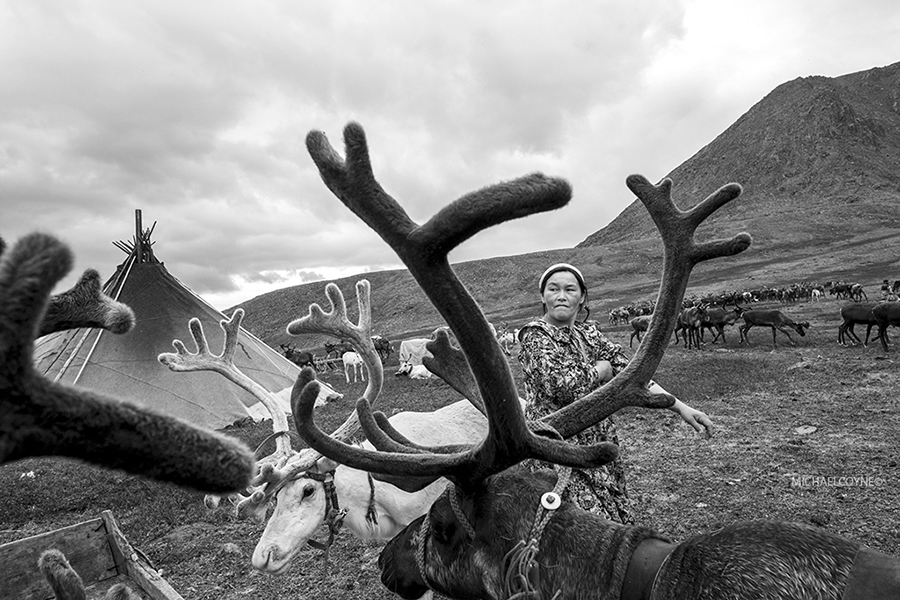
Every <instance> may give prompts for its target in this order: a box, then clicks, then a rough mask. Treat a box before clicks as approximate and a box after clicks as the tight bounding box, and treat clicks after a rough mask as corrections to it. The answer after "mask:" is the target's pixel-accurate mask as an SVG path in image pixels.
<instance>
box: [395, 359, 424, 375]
mask: <svg viewBox="0 0 900 600" xmlns="http://www.w3.org/2000/svg"><path fill="white" fill-rule="evenodd" d="M402 375H406V376H407V377H409V378H410V379H431V371H429V370H428V367H426V366H425V365H414V364H412V363H408V362H405V363H401V364H400V368H399V369H397V372H396V373H394V376H395V377H399V376H402Z"/></svg>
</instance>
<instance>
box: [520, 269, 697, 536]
mask: <svg viewBox="0 0 900 600" xmlns="http://www.w3.org/2000/svg"><path fill="white" fill-rule="evenodd" d="M540 290H541V300H542V302H543V305H544V315H543V317H542V318H541V319H538V320H535V321H532V322H530V323H528V324H527V325H525V326H524V327H523V328H522V329H521V330H520V331H519V343H520V350H519V355H518V358H519V362H520V364H521V365H522V370H523V372H524V375H525V399H526V401H527V404H526V408H525V414H526V416H527V417H528V418H529V419H539V418H541V417H543V416H545V415H548V414H550V413H551V412H553V411H555V410H557V409H559V408H561V407H563V406H566V405H568V404H570V403H572V402H573V401H574V400H577V399H578V398H580V397H582V396H584V395H585V394H587V393H588V392H591V391H593V390H594V389H596V388H598V387H600V386H601V385H603V384H604V383H606V382H607V381H609V380H610V379H612V378H613V376H614V375H615V374H616V373H618V372H619V371H621V370H622V369H624V368H625V366H626V365H627V364H628V357H627V356H625V354H624V353H623V352H622V348H621V346H619V345H618V344H613V343H612V342H610V341H609V340H608V339H606V337H605V336H604V335H603V334H602V333H601V332H600V326H599V325H598V324H597V322H596V321H588V320H587V316H589V315H590V309H588V307H587V286H586V285H585V283H584V277H583V276H582V274H581V271H579V270H578V269H577V268H575V267H573V266H572V265H570V264H566V263H560V264H556V265H553V266H551V267H550V268H548V269H547V270H546V271H544V274H543V275H541V278H540ZM582 309H584V310H585V311H586V313H587V316H586V317H585V320H583V321H578V320H577V319H576V317H577V316H578V314H579V313H580V312H581V310H582ZM649 389H650V390H651V391H653V392H657V393H662V392H665V390H664V389H663V388H662V387H660V386H659V384H657V383H653V382H651V384H650V388H649ZM670 410H672V411H674V412H676V413H678V414H679V415H681V418H682V419H684V420H685V422H687V423H688V424H689V425H691V426H692V427H693V428H694V429H696V430H697V431H699V432H704V428H705V432H706V435H707V437H709V436H710V435H711V434H712V422H711V421H710V420H709V417H707V416H706V415H705V414H704V413H703V412H701V411H699V410H695V409H693V408H691V407H690V406H688V405H687V404H685V403H684V402H681V401H680V400H676V401H675V404H674V405H673V406H671V407H670ZM574 442H576V443H578V444H596V443H598V442H613V443H615V444H619V437H618V434H617V433H616V426H615V424H614V423H613V420H612V418H611V417H610V418H607V419H604V420H603V421H601V422H600V423H598V424H597V425H594V426H593V427H590V428H588V429H586V430H585V431H583V432H581V433H580V434H578V435H577V436H575V437H574ZM568 494H569V497H570V498H571V499H573V500H574V501H576V502H577V503H578V504H579V505H580V506H581V507H582V508H583V509H585V510H588V511H591V512H594V513H597V514H600V515H601V516H604V517H605V518H607V519H609V520H611V521H617V522H619V523H628V524H630V523H634V518H633V517H632V515H631V513H630V511H629V508H628V492H627V490H626V487H625V470H624V468H623V464H622V461H621V458H619V459H616V460H615V461H614V462H612V463H610V464H608V465H604V466H602V467H599V468H597V469H590V470H584V471H582V470H575V471H573V474H572V479H571V481H570V483H569V488H568Z"/></svg>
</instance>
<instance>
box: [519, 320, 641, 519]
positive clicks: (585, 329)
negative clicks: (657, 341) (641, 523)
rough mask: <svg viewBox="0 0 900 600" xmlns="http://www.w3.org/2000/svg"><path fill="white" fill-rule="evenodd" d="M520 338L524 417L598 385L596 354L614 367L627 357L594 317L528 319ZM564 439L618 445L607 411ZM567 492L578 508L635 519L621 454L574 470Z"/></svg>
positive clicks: (544, 411)
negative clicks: (555, 321) (562, 322)
mask: <svg viewBox="0 0 900 600" xmlns="http://www.w3.org/2000/svg"><path fill="white" fill-rule="evenodd" d="M519 342H520V347H519V348H520V349H519V355H518V359H519V363H520V364H521V365H522V370H523V372H524V375H525V400H526V401H527V405H526V408H525V416H526V417H527V418H528V419H529V420H536V419H539V418H541V417H543V416H546V415H548V414H550V413H552V412H554V411H555V410H557V409H559V408H562V407H563V406H566V405H568V404H571V403H572V402H573V401H575V400H577V399H578V398H580V397H582V396H584V395H585V394H587V393H588V392H591V391H593V390H594V389H596V388H598V387H600V384H601V382H600V376H599V374H598V373H597V371H596V369H594V365H595V364H596V363H597V361H598V360H608V361H609V362H610V364H611V365H612V368H613V372H614V373H618V372H619V371H621V370H622V369H624V368H625V366H626V365H627V364H628V360H629V359H628V357H627V356H626V355H625V354H624V353H623V352H622V347H621V346H619V345H618V344H613V343H612V342H610V341H609V340H608V339H606V337H605V336H604V335H603V334H602V333H601V332H600V326H599V324H598V323H597V322H596V321H586V322H584V323H580V322H576V323H575V324H574V325H572V326H565V327H556V326H555V325H551V324H549V323H547V322H545V321H543V320H536V321H532V322H530V323H528V324H527V325H525V326H524V327H523V328H522V329H521V330H520V331H519ZM569 441H571V442H573V443H576V444H580V445H587V444H596V443H599V442H612V443H614V444H618V445H620V447H621V444H620V443H619V436H618V433H617V431H616V426H615V423H614V422H613V420H612V418H611V417H610V418H607V419H604V420H603V421H601V422H600V423H598V424H597V425H594V426H593V427H590V428H588V429H586V430H585V431H583V432H581V433H579V434H578V435H576V436H575V437H574V438H570V440H569ZM620 456H621V455H620ZM530 466H532V467H537V466H543V465H537V464H534V463H532V464H531V465H530ZM567 495H568V497H569V499H570V500H573V501H574V502H576V503H577V504H578V505H579V506H581V508H583V509H585V510H587V511H590V512H593V513H596V514H598V515H600V516H602V517H604V518H606V519H609V520H611V521H616V522H618V523H626V524H632V523H634V517H633V516H632V515H631V512H630V511H629V507H628V504H629V501H628V491H627V489H626V487H625V469H624V467H623V465H622V460H621V458H618V459H616V460H615V461H614V462H612V463H609V464H607V465H604V466H602V467H598V468H596V469H588V470H577V469H576V470H573V471H572V479H571V481H570V483H569V487H568V489H567Z"/></svg>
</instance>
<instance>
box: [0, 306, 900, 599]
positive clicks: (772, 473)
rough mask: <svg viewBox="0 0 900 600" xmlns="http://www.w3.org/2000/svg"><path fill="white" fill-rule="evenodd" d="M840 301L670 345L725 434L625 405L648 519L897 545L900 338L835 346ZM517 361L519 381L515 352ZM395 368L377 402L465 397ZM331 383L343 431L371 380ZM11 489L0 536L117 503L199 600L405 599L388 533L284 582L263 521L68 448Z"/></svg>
mask: <svg viewBox="0 0 900 600" xmlns="http://www.w3.org/2000/svg"><path fill="white" fill-rule="evenodd" d="M842 304H843V303H842V302H839V301H836V300H833V299H829V300H826V301H823V302H819V303H809V304H797V305H789V306H783V307H779V308H780V309H781V310H782V311H783V312H785V313H786V314H788V315H790V316H791V317H793V318H795V319H796V320H808V321H810V322H811V324H812V328H811V329H810V331H809V333H808V334H807V336H806V337H804V338H799V337H798V336H796V335H794V339H795V340H796V342H797V345H796V346H792V345H790V343H788V342H787V339H786V338H784V336H783V335H782V334H780V333H779V334H778V347H777V348H775V349H773V348H772V337H771V332H770V331H769V330H768V329H765V330H761V329H757V328H754V329H753V330H752V331H751V332H750V342H751V345H749V346H748V345H746V344H744V345H739V344H738V337H739V336H738V332H737V329H736V328H735V327H732V328H729V329H727V330H726V336H727V342H726V343H725V344H721V343H718V344H715V345H712V344H707V345H706V346H705V347H704V348H703V349H702V350H699V351H698V350H685V349H683V348H682V347H676V346H675V345H674V344H673V345H671V346H670V347H669V350H668V351H667V353H666V355H665V357H664V359H663V362H662V364H661V366H660V368H659V371H658V373H657V376H656V377H655V379H656V380H657V381H659V382H660V383H661V384H662V385H663V386H664V387H666V388H667V389H668V390H669V391H670V392H672V393H674V394H675V395H677V396H678V397H679V398H681V399H682V400H684V401H685V402H688V403H689V404H691V405H693V406H695V407H696V408H699V409H701V410H703V411H705V412H706V413H707V414H708V415H709V416H710V417H711V418H712V420H713V421H714V423H715V435H714V437H713V438H712V439H710V440H707V439H704V438H703V437H702V436H700V435H698V434H696V433H695V432H694V431H693V430H692V429H690V428H689V427H688V426H687V425H686V424H684V423H683V422H682V421H681V420H680V419H679V418H678V417H677V416H676V415H674V414H673V413H671V412H669V411H665V410H662V411H658V412H657V411H646V410H636V409H627V410H625V411H622V412H621V413H620V414H618V415H616V416H615V419H616V422H617V423H618V426H619V430H620V437H621V438H622V441H623V452H624V457H625V461H626V464H627V469H628V485H629V491H630V495H631V498H632V500H633V503H634V512H635V514H636V516H637V518H638V521H639V522H640V523H642V524H645V525H649V526H652V527H654V528H656V529H657V530H659V531H660V532H662V533H664V534H666V535H668V536H670V537H671V538H673V539H676V540H679V539H684V538H685V537H688V536H690V535H693V534H696V533H700V532H705V531H709V530H712V529H715V528H718V527H721V526H723V525H726V524H728V523H731V522H734V521H739V520H749V519H759V518H767V519H777V520H785V521H798V522H803V523H810V524H813V525H815V526H818V527H822V528H824V529H827V530H829V531H832V532H835V533H838V534H840V535H844V536H847V537H849V538H853V539H856V540H858V541H860V542H862V543H864V544H867V545H869V546H871V547H872V548H875V549H877V550H881V551H883V552H887V553H889V554H893V555H900V524H898V521H897V518H896V515H897V514H900V499H898V498H900V468H898V463H900V447H898V444H897V433H898V431H900V394H898V392H900V363H898V361H900V349H898V346H892V348H891V351H890V352H889V353H887V354H885V353H884V352H883V351H882V350H881V348H880V346H879V345H878V344H877V343H873V344H871V345H870V347H869V348H864V347H861V346H859V347H842V346H838V345H837V343H836V339H837V326H838V324H839V323H840V317H839V310H840V306H841V305H842ZM630 333H631V332H630V327H628V326H627V325H626V326H619V327H610V328H608V335H609V337H610V338H611V339H613V340H614V341H616V342H618V343H621V344H623V346H625V348H626V350H627V344H628V337H629V335H630ZM863 333H864V332H863ZM792 335H793V334H792ZM894 337H895V338H896V339H897V340H900V337H897V336H896V335H895V336H894ZM708 339H709V337H708V336H707V340H708ZM510 364H511V366H512V370H513V373H514V374H515V376H516V378H517V380H518V381H519V382H521V369H520V368H519V365H518V362H517V361H516V360H515V358H514V357H513V358H511V359H510ZM394 370H396V355H394V357H393V359H392V360H391V361H389V363H388V366H387V368H386V377H385V386H384V391H383V392H382V395H381V397H380V398H379V400H378V405H379V407H380V408H381V409H382V410H385V411H386V412H388V413H391V412H393V411H399V410H430V409H433V408H437V407H439V406H442V405H445V404H448V403H451V402H454V401H456V400H458V399H459V397H458V395H457V394H456V393H455V392H454V391H452V390H451V389H450V388H449V387H448V386H446V385H445V384H444V383H443V382H442V381H440V380H437V379H433V380H427V381H411V380H408V379H406V378H399V377H394V376H393V372H394ZM323 378H324V379H325V380H326V381H328V382H329V383H330V384H332V385H334V386H335V387H336V388H338V389H339V390H341V391H343V392H344V393H345V394H346V396H345V400H343V401H341V402H337V403H333V404H331V405H329V406H327V407H324V408H323V409H321V413H320V414H321V416H320V417H319V418H320V419H321V421H322V422H323V423H324V424H325V425H331V426H334V425H336V424H338V423H339V422H340V421H342V420H343V418H344V417H345V415H346V413H347V411H348V410H349V407H350V406H351V403H352V400H353V399H355V398H356V397H357V396H359V395H360V394H361V393H362V391H363V389H364V383H356V384H352V383H351V384H350V385H347V384H346V383H345V381H344V377H343V374H342V373H340V372H337V371H336V372H333V373H331V374H325V375H324V376H323ZM270 431H271V424H270V423H269V422H263V423H257V424H253V423H245V424H242V425H239V426H234V427H231V428H229V429H228V430H227V433H229V434H231V435H234V436H237V437H239V438H241V439H243V440H244V441H246V442H247V443H248V444H249V445H250V446H251V447H256V445H257V444H259V443H260V442H261V441H262V439H263V438H264V437H265V436H266V435H267V434H268V433H269V432H270ZM29 473H33V477H32V476H30V475H28V474H29ZM0 490H3V491H2V492H0V515H2V517H0V518H2V525H0V543H4V542H8V541H12V540H16V539H20V538H22V537H26V536H30V535H35V534H38V533H42V532H45V531H48V530H51V529H55V528H59V527H64V526H67V525H72V524H74V523H77V522H80V521H82V520H85V519H88V518H92V517H94V516H96V515H98V514H99V513H100V511H102V510H104V509H110V510H112V511H113V514H114V515H115V517H116V519H117V520H118V521H119V524H120V525H121V527H122V529H123V531H124V532H125V534H126V536H128V538H129V539H130V541H131V542H132V543H133V544H134V545H135V546H137V547H138V548H139V549H140V550H142V551H143V552H144V553H145V554H146V555H147V556H148V557H149V558H150V560H151V561H152V562H153V563H154V564H155V565H156V567H157V568H158V569H160V570H161V571H162V572H163V575H164V576H165V577H166V579H167V580H168V581H169V583H171V584H172V585H173V586H174V587H175V589H176V590H178V591H179V592H180V593H181V594H182V595H183V596H184V597H185V598H187V599H189V600H193V599H197V600H213V599H215V600H237V599H241V598H267V599H272V600H274V599H278V598H321V599H323V600H324V599H336V600H349V599H351V598H352V599H357V598H374V599H387V598H392V597H393V596H392V595H391V594H390V593H389V592H387V591H386V590H385V589H384V588H383V587H382V586H381V584H380V582H379V573H378V569H377V564H376V561H377V558H378V553H379V551H380V547H381V544H378V543H373V542H369V543H363V542H360V541H358V540H356V539H354V538H353V537H351V536H350V535H349V534H347V533H343V534H342V535H341V536H340V538H339V540H338V541H337V543H336V544H335V546H334V547H333V548H332V550H331V552H330V555H329V557H328V560H327V561H326V560H325V558H324V556H323V555H322V553H321V552H320V551H318V550H315V549H313V548H307V549H306V550H304V552H303V553H302V554H301V555H300V557H299V558H298V559H297V560H296V561H295V564H294V566H293V568H292V569H291V570H290V572H288V573H287V574H285V575H283V576H280V577H273V576H270V575H264V574H261V573H258V572H256V571H255V570H254V569H253V568H252V566H251V565H250V555H251V553H252V552H253V548H254V546H255V544H256V540H257V539H258V538H259V535H260V533H261V531H262V527H261V526H259V525H256V524H253V523H248V522H238V521H235V520H234V518H233V517H232V516H231V515H230V513H229V512H228V511H226V510H223V509H220V510H219V511H216V512H209V511H207V510H206V509H205V508H204V507H203V503H202V495H200V494H197V493H194V492H188V491H185V490H182V489H180V488H176V487H173V486H170V485H164V484H158V483H154V482H150V481H147V480H144V479H141V478H138V477H133V476H130V475H125V474H122V473H119V472H113V471H106V470H102V469H99V468H95V467H92V466H89V465H85V464H82V463H78V462H75V461H71V460H67V459H58V458H41V459H29V460H25V461H20V462H17V463H13V464H8V465H4V466H2V467H0ZM323 536H324V531H323V532H321V533H320V536H319V537H320V538H321V537H323ZM0 572H2V565H0Z"/></svg>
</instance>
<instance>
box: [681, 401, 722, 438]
mask: <svg viewBox="0 0 900 600" xmlns="http://www.w3.org/2000/svg"><path fill="white" fill-rule="evenodd" d="M679 405H680V406H679ZM672 408H673V409H674V410H675V411H676V412H678V414H679V415H681V418H682V419H684V422H685V423H687V424H688V425H690V426H691V427H693V428H694V429H696V430H697V432H698V433H703V434H705V435H706V439H709V438H711V437H712V434H713V425H712V421H710V420H709V417H708V416H706V413H705V412H703V411H702V410H697V409H696V408H692V407H690V406H688V405H687V404H685V403H684V402H682V401H681V400H676V401H675V406H673V407H672Z"/></svg>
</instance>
